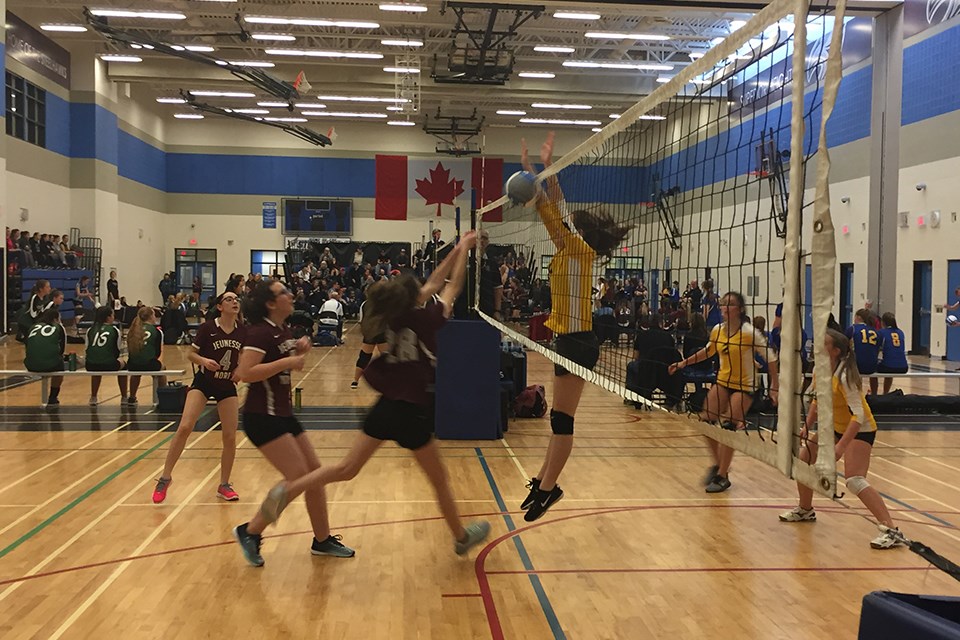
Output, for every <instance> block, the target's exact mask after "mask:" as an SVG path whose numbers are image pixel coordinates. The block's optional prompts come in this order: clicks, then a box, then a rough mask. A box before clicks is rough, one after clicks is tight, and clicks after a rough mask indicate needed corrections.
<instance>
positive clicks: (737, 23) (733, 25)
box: [730, 20, 747, 33]
mask: <svg viewBox="0 0 960 640" xmlns="http://www.w3.org/2000/svg"><path fill="white" fill-rule="evenodd" d="M745 24H747V21H746V20H731V21H730V32H731V33H733V32H734V31H736V30H737V29H742V28H743V25H745Z"/></svg>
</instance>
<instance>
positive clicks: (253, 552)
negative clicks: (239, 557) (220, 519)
mask: <svg viewBox="0 0 960 640" xmlns="http://www.w3.org/2000/svg"><path fill="white" fill-rule="evenodd" d="M248 524H250V523H249V522H244V523H243V524H241V525H240V526H238V527H237V528H235V529H234V530H233V537H234V538H236V539H237V542H239V543H240V550H241V551H242V552H243V558H244V559H245V560H246V561H247V562H249V563H250V564H251V565H252V566H254V567H262V566H263V556H261V555H260V543H261V542H262V541H263V537H262V536H259V535H257V534H255V533H247V525H248Z"/></svg>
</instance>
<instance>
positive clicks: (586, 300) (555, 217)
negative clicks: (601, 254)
mask: <svg viewBox="0 0 960 640" xmlns="http://www.w3.org/2000/svg"><path fill="white" fill-rule="evenodd" d="M537 211H538V212H539V213H540V217H541V219H542V220H543V222H544V224H545V225H546V226H547V229H548V231H549V232H550V237H551V238H553V239H554V242H555V243H557V244H558V245H560V244H562V247H559V246H558V250H557V252H556V253H555V254H554V256H553V259H552V260H551V261H550V298H551V300H552V308H551V310H550V319H549V320H547V322H546V323H545V324H546V326H547V328H548V329H550V330H551V331H553V332H554V333H555V334H557V335H563V334H565V333H579V332H581V331H592V330H593V297H592V296H591V291H592V290H593V265H594V263H595V262H596V261H597V252H596V251H594V250H593V249H592V248H591V247H590V245H588V244H587V243H586V242H585V241H584V240H583V238H581V237H580V236H578V235H577V234H575V233H573V232H572V231H570V230H569V229H568V228H567V227H566V225H564V224H563V220H562V217H561V214H560V208H559V206H558V204H557V203H556V202H553V201H551V200H549V199H548V198H539V199H538V200H537Z"/></svg>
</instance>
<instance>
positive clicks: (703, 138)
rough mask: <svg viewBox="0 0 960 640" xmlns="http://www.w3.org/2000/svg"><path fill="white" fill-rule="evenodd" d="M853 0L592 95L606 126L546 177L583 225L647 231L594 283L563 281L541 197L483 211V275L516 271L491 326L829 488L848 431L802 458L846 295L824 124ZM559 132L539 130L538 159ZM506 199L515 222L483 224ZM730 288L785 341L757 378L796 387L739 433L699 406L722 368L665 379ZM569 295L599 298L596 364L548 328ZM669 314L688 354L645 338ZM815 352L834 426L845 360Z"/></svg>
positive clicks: (765, 356)
mask: <svg viewBox="0 0 960 640" xmlns="http://www.w3.org/2000/svg"><path fill="white" fill-rule="evenodd" d="M844 9H845V2H839V3H837V4H836V5H835V6H831V7H828V8H822V9H818V10H817V11H808V6H807V4H806V3H804V2H796V1H795V0H775V1H774V2H772V3H771V4H769V5H768V6H767V7H765V8H764V9H762V10H761V11H760V12H758V13H757V14H756V15H755V16H754V17H753V18H752V19H751V20H749V21H748V22H747V23H746V24H745V25H744V26H742V27H741V28H740V29H738V30H736V31H734V32H732V33H730V34H729V36H728V37H726V38H725V39H724V40H723V41H718V42H716V43H715V45H714V46H713V48H712V49H711V50H710V51H709V52H707V53H705V54H704V55H703V57H702V58H700V59H698V60H695V61H693V62H692V63H691V64H690V65H689V66H686V67H684V68H682V69H680V70H679V71H678V72H677V73H676V75H675V76H673V77H672V78H671V79H669V81H667V82H665V83H664V84H662V85H660V86H659V87H658V88H657V89H656V90H654V91H653V92H652V93H651V94H650V95H648V96H646V97H644V98H642V99H641V100H640V101H639V102H637V103H636V104H634V105H633V106H632V107H630V108H629V109H627V110H625V111H623V112H620V113H617V112H614V111H612V110H611V111H610V112H609V113H607V112H606V111H601V109H602V106H598V105H593V109H592V110H591V111H590V113H593V114H598V113H599V114H601V115H594V116H591V118H592V119H596V120H599V119H601V117H602V118H603V119H605V120H607V122H608V123H607V124H606V126H603V127H602V128H598V129H596V130H595V131H596V133H595V134H594V135H593V136H591V137H590V138H589V139H587V140H586V141H585V142H583V143H582V144H580V145H579V146H577V147H576V148H574V149H573V150H571V151H569V152H567V153H566V154H564V155H563V156H562V157H559V158H556V159H555V161H554V164H553V165H552V166H551V167H549V168H548V169H546V170H544V171H542V172H541V173H540V174H539V177H538V181H540V182H541V183H542V181H543V180H545V179H546V178H547V177H549V176H553V175H556V176H557V178H558V180H559V184H560V187H561V189H562V190H563V193H564V200H565V201H564V202H563V203H562V205H561V209H562V212H563V214H564V216H565V220H566V221H567V223H568V226H569V227H571V228H572V227H573V225H572V217H571V214H572V213H573V212H575V211H588V212H595V213H597V212H603V213H604V215H606V216H609V217H610V219H612V221H613V223H614V224H616V225H618V226H629V227H630V228H631V231H630V233H629V235H628V237H627V239H626V240H625V241H624V243H623V244H622V245H621V246H620V247H618V248H617V249H616V250H615V251H614V254H613V256H612V257H611V258H610V259H609V260H598V261H597V262H596V264H595V266H594V272H593V273H592V274H591V275H590V278H591V286H590V290H586V288H585V286H584V285H583V280H582V276H574V275H571V276H569V277H571V278H573V277H579V278H581V279H579V280H578V282H577V283H572V282H570V283H563V282H558V281H557V278H558V277H561V276H560V274H559V273H556V274H554V277H553V279H552V282H553V283H554V285H557V286H554V287H551V286H550V283H551V274H550V268H551V262H552V260H553V258H554V255H555V254H556V248H555V245H554V243H553V242H552V241H551V239H550V237H549V234H548V232H547V229H546V227H545V226H544V224H543V223H542V222H541V219H540V217H539V215H538V213H537V211H536V209H535V208H534V207H533V206H517V205H513V204H511V203H510V202H509V201H508V200H507V199H506V198H502V199H501V200H498V201H497V202H493V203H491V204H489V205H486V206H484V207H482V208H480V209H478V211H477V216H476V219H477V221H478V222H477V227H478V228H479V229H481V230H483V231H485V232H486V234H488V235H489V238H490V244H491V249H488V250H487V252H486V255H485V256H481V257H480V258H479V259H480V260H487V261H489V262H488V263H487V264H486V265H483V264H478V265H477V269H478V270H479V269H483V268H487V269H496V271H497V273H500V274H502V277H503V281H504V300H503V302H502V305H501V314H500V315H499V317H498V318H495V317H493V314H491V313H484V312H483V311H484V310H483V309H482V308H481V309H480V311H481V315H482V317H483V318H484V319H485V320H486V321H487V322H490V323H491V324H493V325H495V326H496V327H497V328H498V329H499V330H500V331H502V332H503V333H504V334H505V336H507V337H508V338H510V339H512V340H514V341H516V342H520V343H522V344H524V345H525V346H526V347H527V348H528V349H532V350H536V351H537V352H539V353H541V354H542V355H544V356H545V357H547V358H549V359H550V360H552V361H553V362H555V363H557V364H560V365H562V366H564V367H565V368H567V369H568V370H570V371H572V372H573V373H575V374H576V375H580V376H581V377H583V378H584V379H586V380H587V381H588V382H590V383H592V384H596V385H598V386H600V387H602V388H604V389H606V390H608V391H611V392H613V393H616V394H619V395H620V396H622V397H623V398H625V399H627V400H630V401H633V402H636V403H638V404H642V405H644V406H646V407H648V408H651V409H655V410H663V409H671V410H674V411H677V412H679V413H680V414H681V415H679V416H678V417H677V419H678V420H686V421H689V422H690V423H691V424H694V425H696V427H697V428H698V429H699V430H700V431H701V432H703V433H704V434H705V435H708V436H709V437H711V438H714V439H715V440H718V441H720V442H722V443H724V444H728V445H730V446H733V447H734V448H736V449H738V450H740V451H742V452H745V453H747V454H748V455H750V456H752V457H754V458H757V459H760V460H762V461H764V462H766V463H768V464H770V465H772V466H774V467H776V468H777V469H779V470H780V471H781V472H782V473H784V474H785V475H787V476H790V477H794V478H796V479H797V480H799V481H801V482H803V483H804V484H806V485H808V486H810V487H812V488H814V489H815V490H817V491H819V492H820V493H823V494H825V495H828V496H830V497H833V496H834V494H835V489H836V467H835V462H834V456H833V455H832V450H833V443H832V439H830V438H825V439H824V440H823V441H822V442H821V446H822V448H823V451H822V452H821V455H820V456H819V457H818V460H817V463H816V465H815V466H810V465H807V464H805V463H803V462H801V461H800V460H799V458H798V457H797V456H798V451H799V448H800V447H801V446H803V443H802V442H801V440H800V429H801V427H802V424H803V417H804V406H805V393H806V392H807V390H806V385H805V384H804V373H803V372H804V369H805V367H806V368H807V370H809V369H810V365H808V364H807V363H808V362H811V361H812V360H813V358H812V356H813V355H814V354H815V353H816V352H818V351H820V349H819V348H817V349H814V348H813V346H814V345H822V343H823V336H824V329H825V326H826V319H827V316H828V314H829V313H830V309H831V308H832V306H833V302H834V269H835V262H836V250H835V245H834V238H833V225H832V223H831V219H830V201H829V194H828V191H827V180H828V176H829V158H828V154H827V149H826V136H825V127H826V122H827V120H828V118H829V115H830V112H831V110H832V108H833V103H834V101H835V99H836V95H837V89H838V86H839V82H840V77H841V67H840V62H841V59H840V53H841V37H842V31H843V28H842V25H843V23H844ZM546 131H547V130H546V129H530V130H528V131H525V132H524V135H525V137H526V139H527V142H528V144H529V147H530V157H531V160H533V161H534V162H535V163H536V161H537V159H538V151H539V148H540V144H541V142H542V140H543V136H544V135H545V134H546ZM518 138H519V137H518ZM518 147H519V139H518ZM518 151H519V148H518ZM537 168H538V170H539V169H541V167H540V166H539V165H537ZM498 207H503V210H502V211H503V221H502V222H490V221H486V220H484V214H485V213H487V212H488V211H492V210H494V209H496V208H498ZM478 253H479V252H478ZM808 262H809V263H810V264H811V267H812V269H811V272H812V280H813V289H812V291H813V295H812V296H809V297H810V298H811V299H807V300H804V299H802V296H801V293H803V292H802V287H801V286H800V283H801V275H800V274H801V269H802V265H803V264H805V263H808ZM479 281H480V279H479V278H478V279H477V283H478V285H479ZM731 291H733V292H740V293H742V294H743V296H744V298H745V302H746V309H747V315H748V316H749V317H750V319H751V324H752V325H753V327H754V328H755V329H756V331H757V333H758V334H762V335H766V336H767V338H766V339H767V340H768V341H769V339H770V338H769V334H770V333H773V334H774V340H773V341H772V342H773V344H772V345H771V346H769V347H766V348H758V349H757V354H758V355H760V356H761V357H760V360H759V361H758V362H757V363H756V364H755V366H756V373H755V375H754V376H753V377H754V381H753V382H755V383H756V384H757V385H759V383H760V382H763V386H764V388H765V389H766V390H769V389H770V387H771V386H773V385H774V384H776V382H779V389H780V393H779V398H778V402H777V403H776V404H774V403H773V401H772V399H769V398H768V399H767V400H763V398H762V397H761V396H762V395H763V394H762V391H761V392H758V393H756V394H754V395H755V400H754V403H753V404H754V411H753V413H752V415H750V416H748V422H749V425H750V427H752V428H748V429H746V430H741V431H730V430H726V429H722V428H720V427H718V426H715V425H712V424H707V423H706V422H702V421H700V420H699V419H698V418H697V413H696V412H697V411H698V410H699V408H698V406H697V405H696V401H697V399H698V394H696V393H694V392H693V391H694V389H695V388H696V387H697V386H699V385H700V384H701V383H707V384H709V383H711V382H720V383H723V381H717V380H716V375H717V372H716V370H715V369H713V368H711V364H710V363H706V364H705V365H704V366H702V367H701V368H700V370H699V371H697V372H695V371H688V370H684V371H683V372H681V373H678V374H676V375H674V376H670V375H669V374H668V373H667V367H668V365H669V363H670V362H673V361H676V360H679V359H680V358H681V357H683V355H690V353H691V352H692V350H693V349H694V348H700V347H702V346H703V345H704V344H705V341H704V338H705V337H706V333H705V330H706V331H709V330H710V327H711V326H712V325H715V324H718V323H719V322H720V321H721V316H720V310H719V308H718V305H719V300H720V299H721V298H722V297H723V295H724V294H725V293H727V292H731ZM562 296H575V297H576V298H577V300H576V301H573V300H568V301H566V302H568V303H569V304H567V305H566V307H567V308H569V307H570V306H571V305H573V304H577V305H581V304H583V303H584V299H585V298H587V297H589V305H590V313H591V314H592V326H593V331H594V333H596V335H597V337H598V340H599V341H600V342H601V356H600V361H599V362H598V364H597V365H596V366H595V367H594V368H593V370H587V369H585V368H584V367H582V366H579V365H577V364H576V363H574V362H571V361H569V360H567V359H565V358H563V357H562V356H560V355H559V354H558V353H557V352H556V351H555V349H554V347H553V343H552V342H551V340H550V336H549V335H548V332H546V331H545V330H544V326H543V325H544V321H545V319H546V318H548V317H549V315H548V314H550V313H551V311H553V310H554V309H555V308H557V307H558V305H560V306H563V305H562V303H563V301H562V300H561V299H560V297H562ZM580 308H582V307H580ZM805 318H806V324H807V325H808V326H807V330H806V331H805V332H803V333H802V332H801V325H802V324H804V319H805ZM754 320H756V322H754ZM764 324H765V326H761V325H764ZM653 325H659V326H663V327H666V328H667V329H668V330H669V331H670V333H671V334H672V335H674V336H675V338H676V348H674V349H668V350H666V351H665V350H663V349H662V348H649V347H650V346H651V345H648V344H646V342H647V340H646V338H645V337H644V336H645V335H646V330H647V327H650V326H653ZM704 325H706V327H704ZM777 352H779V353H777ZM751 364H753V363H751ZM816 364H817V366H816V371H815V374H814V378H815V380H816V381H817V384H816V385H815V386H814V387H813V389H815V393H816V394H817V396H818V401H819V402H818V405H819V407H820V422H821V424H829V423H830V421H831V420H832V417H831V415H830V407H831V406H832V401H831V394H832V385H831V373H832V372H831V371H830V370H829V363H828V360H827V359H826V358H825V357H817V358H816ZM771 365H772V366H771ZM691 369H692V368H691ZM777 370H778V371H777ZM764 371H767V372H768V373H766V374H765V373H763V372H764ZM775 373H778V374H779V375H775ZM699 395H700V396H702V393H701V394H699ZM691 396H692V397H691ZM828 441H829V442H828Z"/></svg>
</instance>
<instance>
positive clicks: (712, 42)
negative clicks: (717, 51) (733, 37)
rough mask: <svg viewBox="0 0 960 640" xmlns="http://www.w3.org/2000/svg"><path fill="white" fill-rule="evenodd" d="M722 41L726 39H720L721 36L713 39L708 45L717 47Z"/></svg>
mask: <svg viewBox="0 0 960 640" xmlns="http://www.w3.org/2000/svg"><path fill="white" fill-rule="evenodd" d="M724 40H726V38H723V37H721V36H717V37H716V38H714V39H713V40H711V41H710V44H712V45H713V46H717V45H718V44H720V43H721V42H723V41H724Z"/></svg>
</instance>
